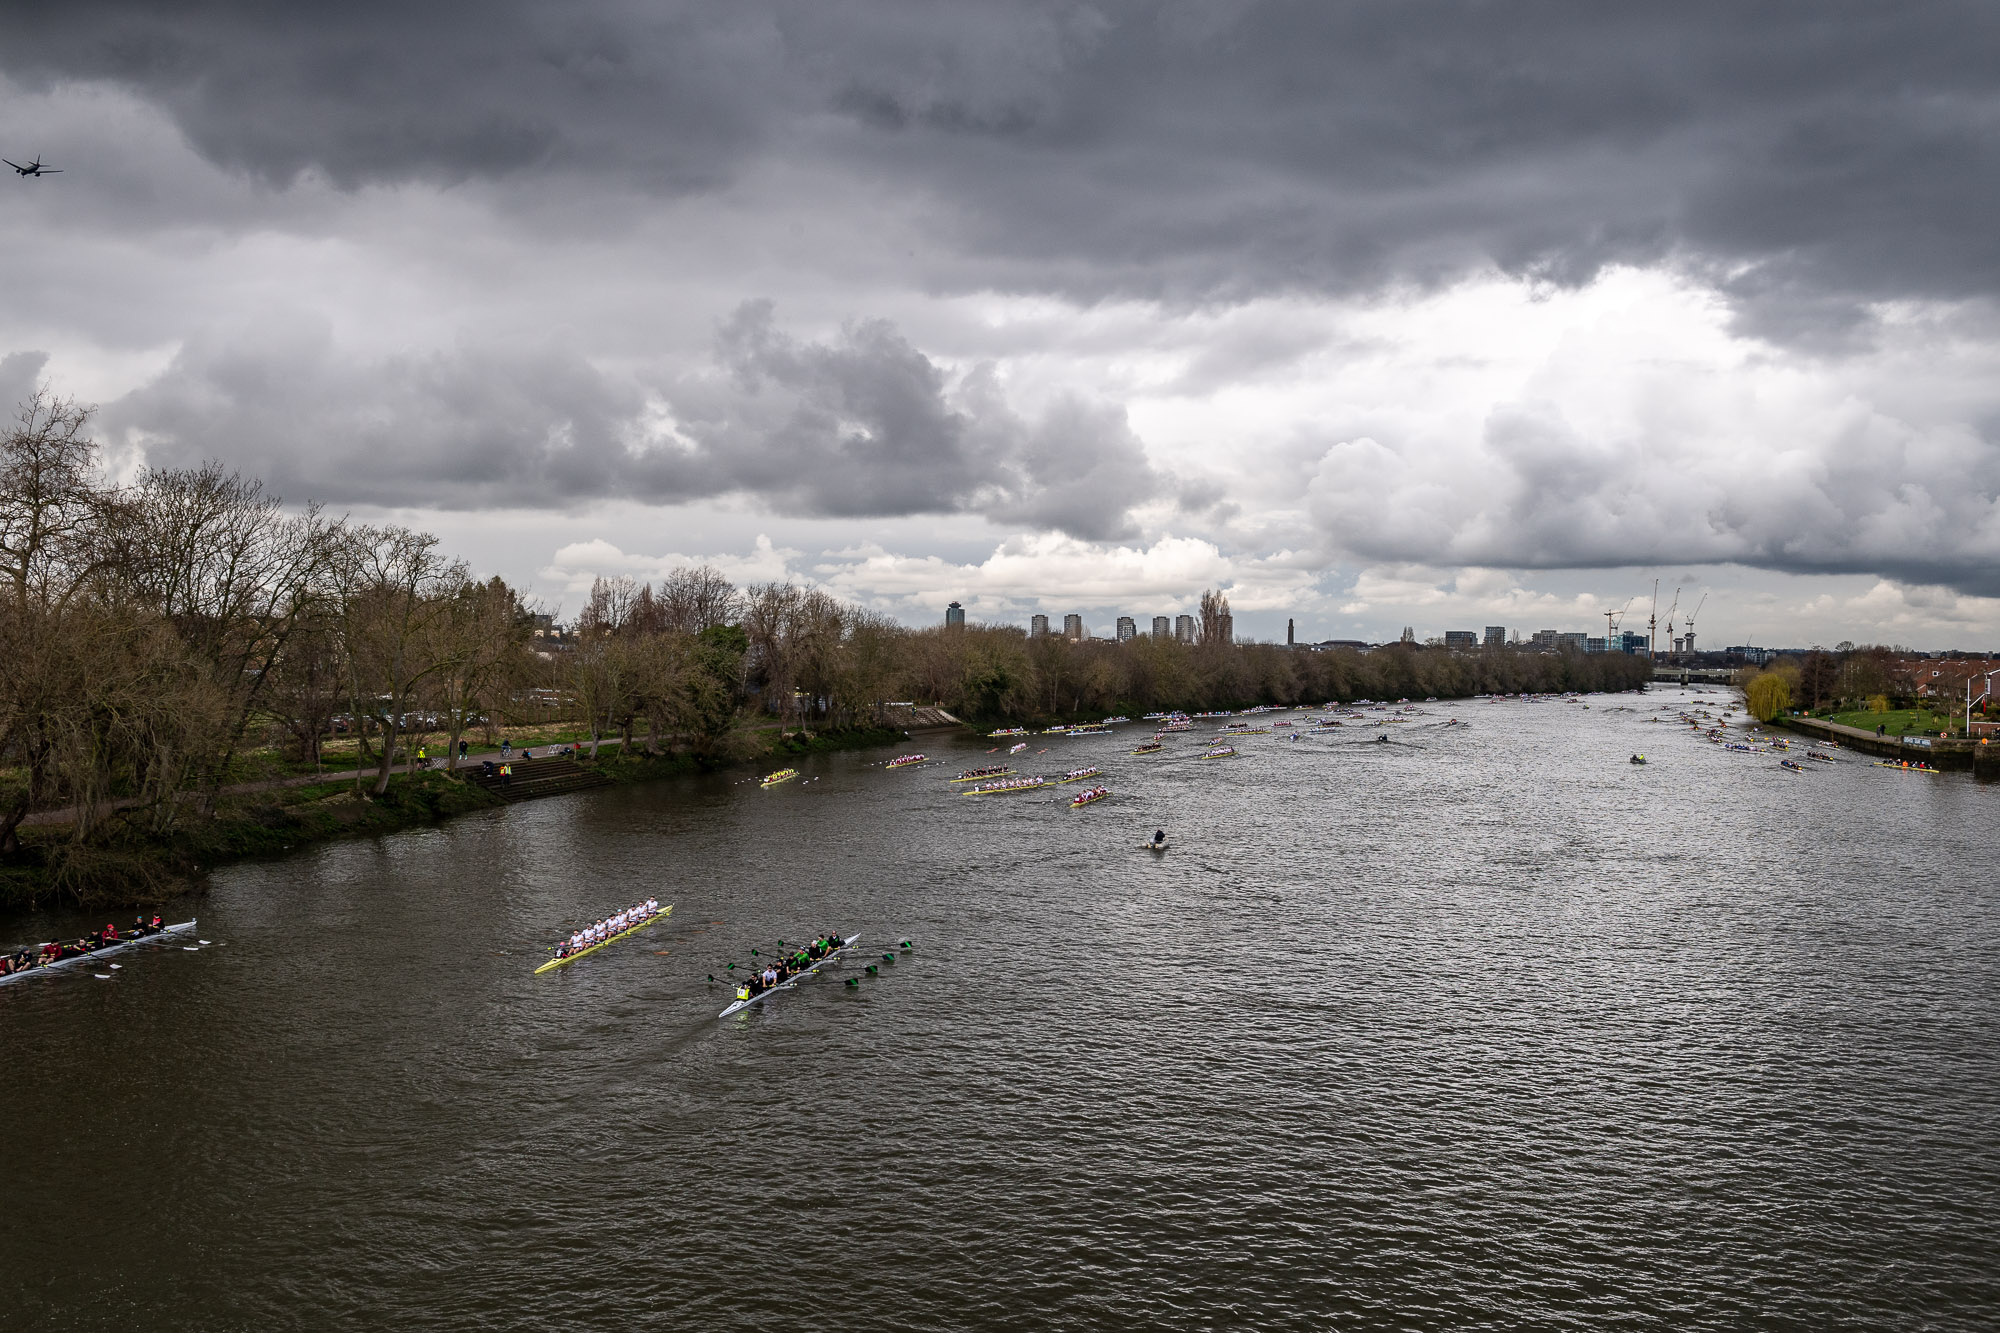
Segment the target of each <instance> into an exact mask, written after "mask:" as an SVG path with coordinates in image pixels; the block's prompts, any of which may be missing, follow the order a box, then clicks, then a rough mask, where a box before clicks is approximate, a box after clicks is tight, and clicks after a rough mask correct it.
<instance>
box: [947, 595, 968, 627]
mask: <svg viewBox="0 0 2000 1333" xmlns="http://www.w3.org/2000/svg"><path fill="white" fill-rule="evenodd" d="M944 627H945V628H946V629H964V628H965V608H964V607H962V606H960V605H959V604H958V603H957V602H953V603H952V604H951V605H950V606H947V607H946V608H945V609H944Z"/></svg>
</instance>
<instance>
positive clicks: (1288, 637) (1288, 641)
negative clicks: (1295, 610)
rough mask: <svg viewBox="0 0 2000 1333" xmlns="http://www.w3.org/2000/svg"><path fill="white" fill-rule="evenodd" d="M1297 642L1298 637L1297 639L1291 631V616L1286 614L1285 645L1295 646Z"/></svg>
mask: <svg viewBox="0 0 2000 1333" xmlns="http://www.w3.org/2000/svg"><path fill="white" fill-rule="evenodd" d="M1297 643H1298V639H1297V638H1295V637H1294V636H1293V633H1292V618H1291V617H1290V616H1286V617H1285V647H1287V648H1291V647H1294V646H1296V645H1297Z"/></svg>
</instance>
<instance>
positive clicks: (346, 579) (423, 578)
mask: <svg viewBox="0 0 2000 1333" xmlns="http://www.w3.org/2000/svg"><path fill="white" fill-rule="evenodd" d="M337 565H338V575H339V580H340V586H341V608H342V614H341V637H342V643H343V646H344V648H345V651H346V658H347V670H348V679H349V693H350V697H351V698H352V700H353V705H352V710H353V713H354V718H355V725H356V727H357V729H359V728H362V727H367V728H371V729H373V730H374V731H375V733H376V734H377V735H378V736H380V737H381V740H382V752H381V755H380V757H379V761H378V763H379V768H378V771H377V774H376V778H375V794H376V795H378V796H379V795H381V794H382V793H383V792H385V791H387V790H388V789H389V774H390V771H391V770H392V768H393V767H394V764H395V759H396V741H397V737H398V736H400V735H401V734H402V733H403V731H404V730H405V728H406V722H407V719H408V717H409V714H410V712H411V710H412V709H413V707H414V706H415V705H416V704H417V703H418V702H419V696H420V693H421V691H422V690H423V688H424V687H425V686H426V685H427V684H428V682H429V681H430V679H431V677H432V676H434V675H436V674H437V673H439V672H442V671H446V670H449V669H450V667H451V662H452V659H451V657H450V656H449V654H448V653H447V652H445V651H444V645H445V644H446V643H448V642H449V636H448V635H447V634H445V633H443V632H442V631H441V629H440V626H439V623H438V622H440V621H442V620H444V619H446V618H447V617H448V615H449V611H450V603H451V601H452V599H453V598H454V597H456V596H457V594H458V592H459V590H460V589H461V588H463V587H464V586H465V583H466V580H467V577H468V575H467V573H466V568H465V563H464V562H463V561H461V560H447V559H446V558H445V557H444V556H443V555H441V554H439V552H438V550H437V538H436V537H434V536H432V535H431V534H429V533H427V532H413V531H411V530H410V529H408V528H400V527H380V528H375V527H362V528H354V529H351V530H350V532H349V534H348V540H346V541H344V542H342V543H341V544H340V556H339V559H338V562H337Z"/></svg>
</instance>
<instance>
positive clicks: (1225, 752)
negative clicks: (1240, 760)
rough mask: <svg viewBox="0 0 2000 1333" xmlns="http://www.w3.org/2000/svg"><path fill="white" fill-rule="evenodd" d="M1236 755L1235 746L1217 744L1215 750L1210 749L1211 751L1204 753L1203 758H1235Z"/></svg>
mask: <svg viewBox="0 0 2000 1333" xmlns="http://www.w3.org/2000/svg"><path fill="white" fill-rule="evenodd" d="M1235 756H1236V748H1235V747H1234V746H1230V745H1218V746H1216V747H1215V748H1214V749H1213V750H1210V751H1209V752H1208V753H1207V754H1204V755H1203V756H1202V758H1203V759H1233V758H1234V757H1235Z"/></svg>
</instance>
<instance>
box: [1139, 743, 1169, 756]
mask: <svg viewBox="0 0 2000 1333" xmlns="http://www.w3.org/2000/svg"><path fill="white" fill-rule="evenodd" d="M1166 748H1167V747H1166V746H1164V745H1162V744H1160V743H1159V742H1158V741H1151V742H1149V743H1147V744H1145V745H1142V746H1140V747H1139V748H1138V749H1136V750H1134V751H1132V753H1133V754H1158V753H1159V752H1160V751H1162V750H1164V749H1166Z"/></svg>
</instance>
